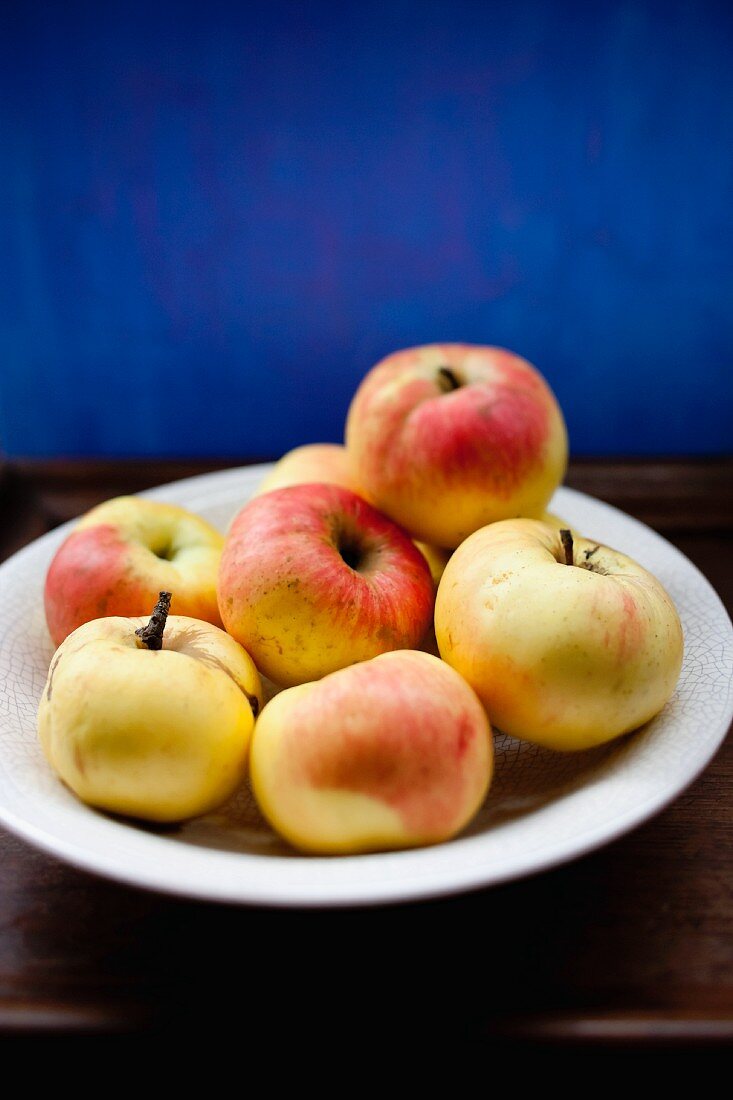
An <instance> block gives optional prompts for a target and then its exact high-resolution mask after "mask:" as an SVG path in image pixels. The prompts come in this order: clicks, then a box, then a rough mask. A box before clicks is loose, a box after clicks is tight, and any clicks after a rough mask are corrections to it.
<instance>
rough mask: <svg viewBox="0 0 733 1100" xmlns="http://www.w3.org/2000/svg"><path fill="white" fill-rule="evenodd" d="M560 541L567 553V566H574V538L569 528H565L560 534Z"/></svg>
mask: <svg viewBox="0 0 733 1100" xmlns="http://www.w3.org/2000/svg"><path fill="white" fill-rule="evenodd" d="M560 541H561V542H562V548H563V550H564V551H565V564H566V565H574V564H575V563H574V562H573V536H572V535H571V534H570V532H569V531H568V529H567V527H563V529H562V531H561V532H560Z"/></svg>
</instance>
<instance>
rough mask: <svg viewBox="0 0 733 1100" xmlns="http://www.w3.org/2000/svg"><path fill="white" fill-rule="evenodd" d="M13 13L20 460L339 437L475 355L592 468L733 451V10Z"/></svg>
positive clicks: (10, 84)
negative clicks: (375, 371)
mask: <svg viewBox="0 0 733 1100" xmlns="http://www.w3.org/2000/svg"><path fill="white" fill-rule="evenodd" d="M3 12H4V21H5V25H4V27H3V28H2V33H1V34H0V40H2V43H3V45H2V47H0V49H1V50H2V54H3V56H2V58H1V59H0V61H1V62H2V68H1V70H0V71H1V73H2V75H1V76H0V81H1V82H2V85H3V89H2V90H3V93H4V94H3V101H4V103H5V107H4V109H3V112H2V132H1V133H0V138H1V140H2V144H1V148H2V150H3V154H2V156H3V165H2V171H1V172H0V219H1V220H0V227H1V228H0V232H1V239H0V247H1V249H2V253H1V254H2V258H3V262H2V264H0V303H1V317H0V320H1V321H2V347H1V349H0V446H1V447H2V448H3V449H4V450H5V451H6V452H7V453H9V454H11V455H17V456H20V455H26V456H31V455H59V454H61V455H63V454H67V455H81V454H99V455H127V454H138V455H147V454H162V455H210V456H222V457H223V456H232V457H234V456H253V457H254V456H261V457H269V456H272V455H275V454H278V453H280V452H282V451H283V450H285V449H286V448H288V447H291V446H293V445H295V444H296V443H300V442H305V441H310V440H319V439H339V438H340V436H341V432H342V427H343V418H344V414H345V411H346V408H347V405H348V401H349V397H350V395H351V393H352V391H353V389H354V387H355V386H356V384H357V382H358V380H359V378H360V377H361V376H362V374H363V373H364V372H365V371H366V370H367V369H368V368H369V367H370V366H371V365H372V364H373V363H374V362H375V361H376V360H377V359H379V358H380V357H381V356H383V355H384V354H386V353H388V352H389V351H391V350H394V349H396V348H399V347H404V346H407V345H411V344H415V343H423V342H428V341H433V340H443V339H453V340H467V341H472V342H479V343H498V344H502V345H504V346H508V347H510V348H513V349H515V350H517V351H519V352H520V353H521V354H523V355H525V356H527V357H528V358H530V359H531V360H533V361H534V362H535V363H536V364H537V365H538V366H539V367H540V369H541V370H542V371H543V372H544V373H545V374H546V376H547V377H548V378H549V380H550V382H551V384H552V385H553V387H554V388H555V390H556V392H557V394H558V397H559V399H560V401H561V404H562V405H563V408H564V410H565V413H566V416H567V420H568V424H569V429H570V436H571V446H572V450H573V452H574V453H575V454H603V453H607V454H608V453H623V452H627V453H654V452H657V453H664V452H666V453H672V452H676V453H685V452H686V453H706V452H707V453H714V452H722V451H727V450H730V449H731V444H732V443H733V387H732V384H731V366H732V364H733V308H731V307H732V306H733V262H732V259H731V257H732V256H733V220H732V215H731V209H732V207H731V200H732V198H733V193H732V185H733V109H732V108H733V64H732V63H731V56H732V54H733V17H732V16H731V14H730V12H731V6H730V5H725V4H722V3H710V2H708V3H705V2H689V3H676V2H674V0H669V2H667V0H664V2H660V3H653V2H641V0H638V2H624V3H614V2H607V3H574V2H571V0H562V2H556V3H540V2H531V0H513V2H511V3H505V4H504V3H491V2H485V3H480V2H468V0H452V2H450V3H447V2H431V0H402V2H400V0H389V2H385V3H367V2H365V3H359V4H350V3H340V4H336V3H333V4H329V3H322V2H321V3H316V2H314V3H298V4H295V3H283V2H273V3H245V2H244V0H243V2H242V3H237V4H234V3H232V4H217V3H216V2H213V3H206V4H204V3H197V4H186V3H169V2H153V3H150V2H148V3H146V4H141V3H138V2H136V0H132V2H128V3H108V2H106V3H104V4H103V5H99V4H97V3H93V4H92V3H90V4H81V3H77V2H71V3H33V2H23V3H17V4H7V3H6V4H5V5H4V6H3Z"/></svg>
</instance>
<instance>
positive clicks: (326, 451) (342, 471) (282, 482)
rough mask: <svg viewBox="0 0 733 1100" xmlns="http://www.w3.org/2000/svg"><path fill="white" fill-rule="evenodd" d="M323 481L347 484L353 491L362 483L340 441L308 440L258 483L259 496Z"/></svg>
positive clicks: (277, 463) (332, 483) (333, 483)
mask: <svg viewBox="0 0 733 1100" xmlns="http://www.w3.org/2000/svg"><path fill="white" fill-rule="evenodd" d="M316 481H323V482H326V483H327V484H328V485H343V487H344V489H350V490H351V491H352V493H358V492H359V486H358V483H357V480H356V478H355V477H353V476H352V473H351V465H350V463H349V456H348V455H347V453H346V448H345V447H343V446H342V445H341V444H339V443H306V444H305V445H304V446H302V447H295V449H294V450H292V451H288V452H287V454H284V455H283V456H282V458H281V459H280V460H279V462H276V463H275V465H274V467H273V468H272V470H271V471H270V473H269V474H267V476H266V477H264V478H263V479H262V481H261V482H260V484H259V485H258V486H257V491H256V492H255V494H254V495H255V496H261V495H262V493H269V492H272V490H273V489H285V488H287V486H288V485H306V484H308V483H312V482H316Z"/></svg>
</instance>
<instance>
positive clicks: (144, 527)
mask: <svg viewBox="0 0 733 1100" xmlns="http://www.w3.org/2000/svg"><path fill="white" fill-rule="evenodd" d="M223 545H224V538H223V536H222V535H221V534H220V533H219V532H218V531H216V530H215V529H214V528H213V527H212V526H211V525H210V524H208V523H206V522H205V520H203V519H201V518H200V517H199V516H195V515H193V514H192V513H191V512H188V511H186V510H185V509H183V508H178V507H177V506H176V505H173V504H161V503H159V502H158V501H154V500H146V499H145V498H144V497H115V499H114V500H108V501H106V502H105V503H104V504H100V505H98V506H97V507H96V508H92V510H91V511H90V512H87V514H86V515H85V516H83V517H82V519H81V520H80V521H79V523H77V525H76V527H75V528H74V530H73V531H72V532H71V534H70V535H69V537H68V538H67V539H66V541H65V542H64V543H62V545H61V546H60V547H59V549H58V551H57V552H56V555H55V557H54V558H53V561H52V562H51V565H50V567H49V570H48V574H47V576H46V585H45V591H44V602H45V607H46V622H47V623H48V629H49V632H50V634H51V637H52V639H53V641H54V644H55V645H59V644H60V643H61V642H62V641H63V640H64V638H65V637H66V636H67V635H68V634H70V633H71V631H72V630H75V629H76V628H77V627H78V626H81V624H82V623H86V622H89V621H90V620H92V619H98V618H100V617H102V616H104V615H125V616H129V615H145V614H147V613H148V612H149V611H150V608H151V607H152V606H153V604H154V603H155V601H156V599H157V598H158V592H160V591H161V590H162V589H165V590H170V591H172V592H173V593H174V596H173V611H174V613H175V614H177V615H187V616H190V617H192V618H195V619H205V620H206V621H207V622H211V623H213V624H214V625H217V626H221V619H220V618H219V609H218V606H217V602H216V576H217V570H218V568H219V559H220V557H221V548H222V546H223Z"/></svg>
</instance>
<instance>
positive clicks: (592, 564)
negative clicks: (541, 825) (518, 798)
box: [435, 519, 682, 749]
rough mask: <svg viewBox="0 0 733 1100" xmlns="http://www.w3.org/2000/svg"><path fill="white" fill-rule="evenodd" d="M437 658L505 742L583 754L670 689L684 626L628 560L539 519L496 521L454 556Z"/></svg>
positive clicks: (439, 604)
mask: <svg viewBox="0 0 733 1100" xmlns="http://www.w3.org/2000/svg"><path fill="white" fill-rule="evenodd" d="M435 632H436V636H437V639H438V646H439V649H440V655H441V657H442V658H443V660H444V661H447V662H448V664H449V665H451V666H452V667H453V668H455V669H456V670H457V671H458V672H460V674H461V675H462V676H463V677H464V678H465V679H466V680H467V681H468V683H469V684H470V685H471V686H472V687H473V688H474V690H475V691H476V693H477V694H478V696H479V698H480V699H481V700H482V702H483V703H484V706H485V707H486V712H487V714H488V716H489V718H490V720H491V722H492V723H493V724H494V725H496V726H498V727H499V729H501V730H503V731H504V732H505V733H508V734H511V735H513V736H514V737H519V738H523V739H524V740H526V741H534V742H536V743H537V744H539V745H544V746H547V747H549V748H552V749H586V748H590V747H591V746H593V745H598V744H601V743H603V742H605V741H609V740H610V739H611V738H613V737H618V736H620V735H621V734H624V733H628V732H630V731H631V730H633V729H636V728H637V727H638V726H640V725H642V724H643V723H644V722H646V721H648V720H649V719H650V718H652V717H653V716H654V715H655V714H656V713H657V712H658V711H660V710H661V709H662V707H663V706H664V705H665V703H666V702H667V700H668V699H669V697H670V696H671V694H672V692H673V691H674V688H675V684H676V683H677V678H678V676H679V672H680V667H681V663H682V628H681V626H680V620H679V617H678V615H677V611H676V609H675V606H674V604H673V602H672V600H671V599H670V597H669V595H668V594H667V592H666V591H665V590H664V588H663V587H662V585H661V584H660V582H659V581H658V580H657V579H656V578H655V577H653V576H652V575H651V573H648V572H647V570H646V569H644V568H642V566H641V565H638V564H637V563H636V562H635V561H633V560H632V559H631V558H629V557H627V556H626V555H625V554H622V553H620V552H619V551H617V550H612V549H610V548H609V547H607V546H603V545H601V544H600V543H597V542H594V541H592V540H591V539H585V538H573V536H572V534H571V533H570V532H569V531H563V532H560V531H556V530H554V529H553V528H552V527H550V526H549V525H547V524H544V523H540V522H538V521H536V520H530V519H518V520H504V521H502V522H499V523H494V524H492V525H491V526H489V527H484V528H483V529H482V530H480V531H476V533H475V534H473V535H471V536H470V538H468V539H466V541H465V542H464V543H462V545H461V546H459V548H458V549H457V550H456V552H455V553H454V554H453V556H452V558H451V559H450V561H449V562H448V565H447V567H446V570H445V573H444V574H443V579H442V580H441V582H440V587H439V589H438V596H437V600H436V606H435Z"/></svg>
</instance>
